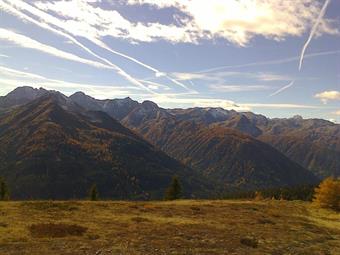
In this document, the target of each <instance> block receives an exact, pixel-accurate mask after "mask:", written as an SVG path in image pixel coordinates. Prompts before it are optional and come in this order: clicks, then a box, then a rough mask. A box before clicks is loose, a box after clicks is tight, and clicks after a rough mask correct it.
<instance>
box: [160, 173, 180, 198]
mask: <svg viewBox="0 0 340 255" xmlns="http://www.w3.org/2000/svg"><path fill="white" fill-rule="evenodd" d="M181 194H182V187H181V184H180V182H179V180H178V177H177V176H174V177H173V178H172V181H171V184H170V186H169V187H168V188H167V190H166V191H165V196H164V199H165V200H176V199H179V198H180V197H181Z"/></svg>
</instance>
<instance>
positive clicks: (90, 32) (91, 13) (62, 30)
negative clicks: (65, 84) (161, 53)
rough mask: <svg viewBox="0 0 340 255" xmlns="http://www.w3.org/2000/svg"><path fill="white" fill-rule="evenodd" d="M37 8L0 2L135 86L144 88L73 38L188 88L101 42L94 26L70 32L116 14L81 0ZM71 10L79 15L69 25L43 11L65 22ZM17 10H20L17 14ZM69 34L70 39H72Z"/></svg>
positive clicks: (18, 15)
mask: <svg viewBox="0 0 340 255" xmlns="http://www.w3.org/2000/svg"><path fill="white" fill-rule="evenodd" d="M10 4H12V5H10ZM36 5H37V6H38V7H40V8H41V9H38V8H35V7H34V6H32V5H30V4H28V3H25V2H23V1H17V0H14V1H11V2H9V3H8V4H6V3H0V8H2V9H3V10H4V11H7V12H9V13H11V14H14V15H15V16H17V17H19V18H21V19H23V20H26V21H29V22H31V23H33V24H35V25H38V26H40V27H42V28H45V29H48V30H50V31H52V32H54V33H57V34H59V35H62V36H65V37H67V38H68V39H69V40H70V41H69V42H71V43H74V44H76V45H77V46H79V47H81V48H82V49H83V50H85V51H86V52H88V53H90V54H91V55H92V56H94V57H96V58H98V59H100V60H102V61H104V62H105V63H107V64H109V65H111V66H114V67H115V68H116V69H117V70H118V72H119V73H120V74H121V75H122V76H123V77H125V78H126V79H128V80H129V81H130V82H132V83H135V84H136V85H137V86H143V84H140V83H139V82H138V80H137V79H134V78H133V77H132V76H131V75H129V74H127V72H126V71H124V70H123V69H122V68H120V67H119V66H117V65H116V64H113V63H112V62H111V61H109V60H108V59H106V58H103V57H101V56H99V55H97V54H96V53H94V52H93V51H92V50H90V49H89V48H88V47H86V46H85V45H84V44H82V43H80V42H79V41H78V40H77V39H76V38H75V36H82V37H85V38H86V39H88V40H89V41H91V42H92V43H94V44H95V45H97V46H99V47H101V48H103V49H105V50H107V51H109V52H111V53H113V54H115V55H118V56H120V57H123V58H125V59H128V60H130V61H132V62H134V63H136V64H138V65H140V66H142V67H144V68H146V69H148V70H150V71H152V72H154V73H155V75H156V76H157V77H159V76H165V77H166V78H167V79H169V80H170V81H172V82H173V83H174V84H176V85H178V86H181V87H182V88H184V89H186V90H189V88H188V87H187V86H186V85H185V84H183V83H181V82H179V81H177V80H175V79H173V78H172V77H171V76H169V75H168V74H166V73H165V72H162V71H160V70H158V69H156V68H154V67H152V66H150V65H148V64H146V63H144V62H142V61H140V60H137V59H136V58H134V57H131V56H129V55H127V54H124V53H122V52H119V51H116V50H113V49H111V48H110V47H109V46H108V45H107V44H106V43H104V42H103V41H102V40H101V37H102V35H99V34H98V33H97V32H98V30H97V27H96V28H93V27H92V28H91V29H85V28H84V29H85V30H86V32H84V33H82V32H81V31H82V30H81V28H83V26H79V25H80V24H78V25H77V27H76V28H75V29H72V24H74V23H75V22H77V21H80V20H81V19H83V21H82V23H81V25H84V24H86V22H88V19H89V17H92V18H95V17H97V19H96V20H99V19H101V18H103V19H105V18H108V17H109V16H108V15H103V16H102V15H101V14H109V13H110V12H111V13H114V14H117V12H116V11H105V10H102V9H100V8H94V7H93V6H92V5H90V4H89V2H88V1H83V0H80V1H77V2H74V1H73V2H72V1H69V2H58V3H49V2H44V3H41V2H37V3H36ZM60 5H62V6H64V7H65V8H60ZM14 7H15V8H14ZM16 8H17V9H16ZM72 8H73V9H76V10H78V12H72V13H73V15H77V14H78V16H74V18H75V19H76V20H74V21H73V22H71V23H72V24H69V23H68V22H65V20H64V19H60V18H58V16H52V15H51V14H49V13H47V12H45V11H47V10H49V11H51V12H52V13H54V12H57V13H58V15H59V17H64V18H65V17H66V18H67V19H69V17H70V13H69V12H68V10H72ZM19 10H21V11H19ZM80 10H82V11H83V13H82V14H80V12H81V11H80ZM22 11H25V12H28V13H31V14H32V15H34V16H36V17H38V20H40V22H38V21H37V20H36V19H32V18H31V17H29V16H28V15H26V14H25V13H23V12H22ZM101 12H102V13H101ZM110 17H111V16H110ZM113 17H116V18H117V17H120V18H121V19H123V17H121V16H117V15H113ZM114 21H115V22H116V23H115V24H116V25H117V22H118V21H117V19H115V20H114ZM123 23H124V22H123ZM118 24H119V22H118ZM52 26H53V27H52ZM56 28H58V29H56ZM119 30H124V28H123V27H120V28H119ZM71 34H72V35H73V36H71ZM146 89H147V88H146ZM150 92H152V91H150Z"/></svg>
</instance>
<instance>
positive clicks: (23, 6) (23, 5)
mask: <svg viewBox="0 0 340 255" xmlns="http://www.w3.org/2000/svg"><path fill="white" fill-rule="evenodd" d="M13 2H14V5H13ZM13 2H12V3H11V4H12V6H16V7H18V8H20V9H24V10H26V11H28V12H30V13H31V14H33V15H35V16H37V17H39V18H40V19H41V20H43V21H44V22H45V24H43V25H45V26H44V28H47V27H46V26H49V25H47V24H46V22H47V23H50V24H52V25H54V26H57V27H58V28H59V29H62V30H65V29H64V28H63V26H62V25H60V24H59V23H58V22H56V18H54V17H51V15H49V14H48V13H46V12H44V11H42V10H40V9H38V8H35V7H34V6H32V5H30V4H27V3H24V2H22V1H15V0H14V1H13ZM21 14H23V13H21ZM34 21H35V20H34ZM57 21H59V20H57ZM34 23H35V24H36V25H38V26H41V25H39V24H40V23H39V22H36V21H35V22H34ZM41 27H42V26H41ZM49 27H50V26H49ZM50 28H51V27H50ZM49 30H50V31H54V32H56V31H55V29H53V28H52V30H51V29H49ZM57 31H58V32H57V33H59V34H60V32H61V33H63V32H62V31H60V30H57ZM63 34H64V36H65V34H67V35H68V36H70V34H69V33H63ZM68 38H69V37H68ZM86 38H87V39H88V40H90V41H91V42H92V43H94V44H96V45H97V46H99V47H101V48H103V49H105V50H107V51H109V52H111V53H113V54H115V55H118V56H120V57H123V58H126V59H128V60H130V61H133V62H134V63H136V64H138V65H141V66H143V67H144V68H146V69H148V70H151V71H152V72H154V73H155V75H156V76H157V77H159V76H163V75H164V76H165V77H166V78H167V79H169V80H170V81H172V82H173V83H175V84H177V85H179V86H181V87H182V88H184V89H186V90H189V88H188V87H187V86H185V85H184V84H183V83H181V82H179V81H177V80H174V79H173V78H171V77H170V76H169V75H168V74H166V73H163V72H161V71H160V70H158V69H156V68H154V67H152V66H150V65H147V64H145V63H143V62H141V61H139V60H137V59H135V58H133V57H131V56H128V55H126V54H124V53H121V52H118V51H115V50H113V49H111V48H110V47H109V46H107V45H106V44H105V43H103V42H102V41H100V40H98V39H95V38H89V37H86ZM69 39H70V40H71V41H72V42H73V43H75V44H76V45H78V46H80V45H79V44H80V43H79V42H75V41H74V40H75V38H73V39H71V38H69ZM83 46H84V45H82V46H80V47H82V48H83ZM83 49H84V48H83ZM85 50H86V49H85ZM86 51H87V52H89V51H88V49H87V50H86ZM89 53H90V52H89ZM90 54H91V53H90ZM92 55H93V54H92ZM93 56H95V57H97V58H99V59H101V60H102V61H105V62H106V63H107V60H103V58H102V57H100V56H98V55H97V54H96V55H93ZM110 63H111V64H113V63H112V62H110ZM118 68H119V67H118ZM119 69H121V68H119ZM121 71H123V70H121ZM123 72H124V73H126V72H125V71H123ZM130 77H131V76H130ZM131 78H132V77H131ZM133 79H134V78H133ZM129 80H130V81H131V79H129ZM136 82H137V83H138V80H137V79H134V82H133V83H136ZM141 85H142V84H138V86H141ZM145 89H146V88H145Z"/></svg>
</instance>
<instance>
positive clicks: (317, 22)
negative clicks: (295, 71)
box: [299, 0, 331, 71]
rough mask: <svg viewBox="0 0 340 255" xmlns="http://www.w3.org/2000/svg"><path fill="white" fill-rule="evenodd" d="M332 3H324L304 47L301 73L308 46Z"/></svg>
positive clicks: (300, 65)
mask: <svg viewBox="0 0 340 255" xmlns="http://www.w3.org/2000/svg"><path fill="white" fill-rule="evenodd" d="M330 2H331V0H326V2H325V3H324V5H323V7H322V9H321V11H320V13H319V16H318V18H317V20H316V22H315V23H314V25H313V27H312V30H311V32H310V34H309V37H308V40H307V41H306V43H305V44H304V45H303V48H302V52H301V56H300V63H299V71H301V68H302V64H303V59H304V56H305V52H306V50H307V48H308V45H309V44H310V42H311V41H312V39H313V37H314V35H315V33H316V31H317V30H318V27H319V25H320V22H321V21H322V19H323V17H324V16H325V13H326V11H327V7H328V5H329V3H330Z"/></svg>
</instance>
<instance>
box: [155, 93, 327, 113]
mask: <svg viewBox="0 0 340 255" xmlns="http://www.w3.org/2000/svg"><path fill="white" fill-rule="evenodd" d="M148 100H152V101H154V102H156V103H158V104H160V105H175V106H176V107H184V108H188V107H221V108H223V109H227V110H236V111H251V110H253V109H320V107H319V106H313V105H304V104H285V103H281V104H269V103H268V104H266V103H237V102H234V101H232V100H226V99H212V98H200V97H198V98H192V97H186V98H183V97H178V96H171V95H159V96H151V97H148Z"/></svg>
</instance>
